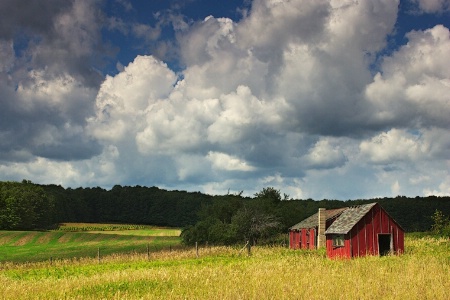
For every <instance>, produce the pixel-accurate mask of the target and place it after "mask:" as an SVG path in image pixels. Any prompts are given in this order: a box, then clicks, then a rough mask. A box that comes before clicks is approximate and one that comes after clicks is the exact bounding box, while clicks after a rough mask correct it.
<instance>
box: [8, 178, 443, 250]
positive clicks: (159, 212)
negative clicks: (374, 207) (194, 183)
mask: <svg viewBox="0 0 450 300" xmlns="http://www.w3.org/2000/svg"><path fill="white" fill-rule="evenodd" d="M370 202H378V203H380V205H381V206H382V207H383V208H384V209H385V210H386V211H387V212H388V213H389V214H390V215H391V216H392V217H393V218H394V219H395V220H397V222H398V223H399V224H400V225H401V226H402V227H403V228H404V229H405V230H406V231H410V232H411V231H427V230H430V229H431V227H432V225H433V219H432V217H433V215H434V213H435V212H436V210H438V211H440V212H442V213H443V215H444V216H449V215H450V197H436V196H429V197H415V198H408V197H404V196H398V197H395V198H377V199H361V200H347V201H340V200H327V199H324V200H320V201H316V200H312V199H307V200H295V199H290V198H289V196H288V195H283V196H282V195H281V193H280V191H278V190H276V189H274V188H270V187H268V188H264V189H263V190H262V191H261V192H259V193H256V194H255V195H254V196H253V197H243V196H241V194H236V195H234V194H229V195H216V196H211V195H206V194H202V193H200V192H186V191H176V190H175V191H167V190H164V189H160V188H157V187H142V186H133V187H130V186H119V185H116V186H114V187H113V188H112V189H110V190H106V189H103V188H100V187H96V188H76V189H72V188H63V187H61V186H59V185H38V184H34V183H32V182H30V181H27V180H24V181H22V182H0V229H22V230H29V229H47V228H51V227H52V226H54V225H55V224H58V223H61V222H93V223H95V222H98V223H100V222H117V223H131V224H151V225H160V226H174V227H182V228H186V229H187V230H185V239H186V240H194V239H195V240H201V239H206V240H210V241H212V240H214V232H222V233H223V232H229V233H230V234H229V235H230V236H228V237H227V236H226V235H225V236H224V235H223V234H222V235H221V241H220V242H223V243H231V242H233V241H234V240H235V239H239V238H243V237H244V235H248V234H249V231H251V234H252V235H253V237H254V238H255V239H256V238H264V235H265V234H268V233H270V232H273V231H276V232H286V231H287V229H288V228H289V227H290V226H292V225H294V224H296V223H298V222H299V221H301V220H303V219H304V218H306V217H308V216H310V215H312V214H314V213H315V212H317V209H318V208H319V207H325V208H328V209H331V208H339V207H345V206H354V205H359V204H364V203H370Z"/></svg>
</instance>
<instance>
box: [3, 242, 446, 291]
mask: <svg viewBox="0 0 450 300" xmlns="http://www.w3.org/2000/svg"><path fill="white" fill-rule="evenodd" d="M406 249H407V251H406V253H405V254H404V255H401V256H387V257H381V258H380V257H366V258H359V259H353V260H329V259H327V258H325V257H324V256H323V252H322V253H321V252H314V251H311V252H310V251H301V250H289V249H285V248H280V247H273V248H270V247H254V248H252V255H251V256H250V257H248V256H247V253H246V251H245V250H242V249H237V248H230V247H212V248H205V249H200V252H199V254H200V258H196V252H195V250H194V249H189V250H184V251H182V250H177V251H162V252H158V253H152V255H151V258H150V260H147V257H146V256H145V255H143V254H133V255H127V256H123V255H113V256H109V257H105V258H102V260H101V262H100V263H99V262H98V261H96V260H95V259H80V260H67V261H54V262H53V263H52V264H51V265H50V263H49V262H42V263H30V264H21V265H16V264H10V263H7V264H3V265H1V266H0V267H1V268H2V272H1V273H0V295H2V296H0V297H2V299H450V252H449V251H448V250H449V241H448V240H446V239H426V238H424V239H418V240H414V239H407V240H406ZM408 249H410V250H408Z"/></svg>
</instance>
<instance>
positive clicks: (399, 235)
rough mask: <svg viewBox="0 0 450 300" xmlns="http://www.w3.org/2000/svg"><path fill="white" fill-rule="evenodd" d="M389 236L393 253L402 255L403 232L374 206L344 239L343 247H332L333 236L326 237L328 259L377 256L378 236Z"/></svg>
mask: <svg viewBox="0 0 450 300" xmlns="http://www.w3.org/2000/svg"><path fill="white" fill-rule="evenodd" d="M379 234H390V235H391V238H392V244H393V251H394V252H395V253H398V254H400V253H403V252H404V249H405V245H404V238H405V236H404V234H405V233H404V231H403V229H402V228H401V227H400V226H399V225H398V224H397V223H396V222H395V221H394V220H393V219H392V218H391V217H390V216H389V215H388V214H387V213H386V211H384V210H383V209H381V207H380V206H379V205H375V206H374V207H373V208H372V209H371V210H370V211H369V212H368V213H367V214H366V215H365V216H364V217H363V218H362V219H361V220H360V221H359V222H358V223H356V225H355V226H354V227H353V228H352V229H351V230H350V232H349V233H347V234H346V235H345V236H344V238H345V242H344V246H343V247H333V235H332V234H328V235H327V255H328V257H330V258H350V257H360V256H365V255H379V249H378V248H379V247H378V235H379Z"/></svg>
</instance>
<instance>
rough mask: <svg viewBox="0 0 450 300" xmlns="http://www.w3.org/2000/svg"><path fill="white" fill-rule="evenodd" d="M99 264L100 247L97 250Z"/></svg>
mask: <svg viewBox="0 0 450 300" xmlns="http://www.w3.org/2000/svg"><path fill="white" fill-rule="evenodd" d="M97 258H98V263H100V247H98V248H97Z"/></svg>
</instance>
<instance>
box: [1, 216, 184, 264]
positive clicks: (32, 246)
mask: <svg viewBox="0 0 450 300" xmlns="http://www.w3.org/2000/svg"><path fill="white" fill-rule="evenodd" d="M179 235H180V230H179V229H174V228H158V227H154V226H142V225H120V224H89V223H66V224H61V225H60V227H59V228H58V229H56V230H52V231H0V262H6V261H9V262H37V261H45V260H58V259H73V258H86V257H98V251H99V250H100V256H101V257H102V256H107V255H111V254H119V253H122V254H123V253H134V252H138V253H139V252H141V253H143V252H145V253H147V248H148V250H149V251H150V252H155V251H160V250H161V249H164V248H171V247H179V246H180V237H179Z"/></svg>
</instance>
